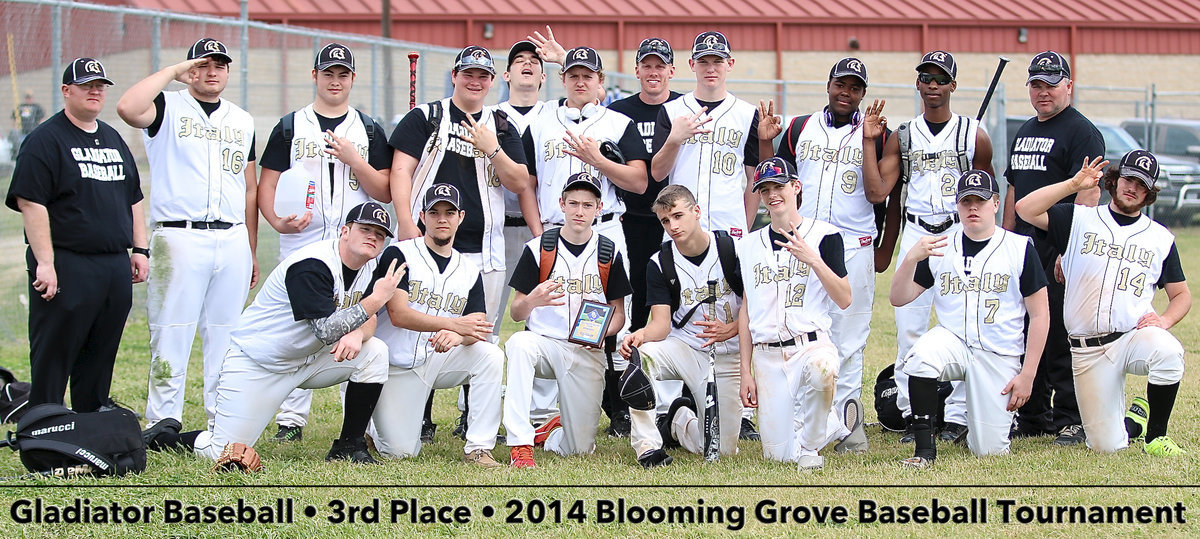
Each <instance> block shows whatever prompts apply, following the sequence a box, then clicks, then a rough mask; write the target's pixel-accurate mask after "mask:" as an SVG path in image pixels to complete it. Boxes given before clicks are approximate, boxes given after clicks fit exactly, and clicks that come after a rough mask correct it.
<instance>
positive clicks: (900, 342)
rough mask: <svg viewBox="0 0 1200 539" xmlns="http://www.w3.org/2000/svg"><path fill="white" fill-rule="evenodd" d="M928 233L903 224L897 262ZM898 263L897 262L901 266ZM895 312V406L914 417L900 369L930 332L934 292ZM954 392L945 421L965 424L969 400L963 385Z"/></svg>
mask: <svg viewBox="0 0 1200 539" xmlns="http://www.w3.org/2000/svg"><path fill="white" fill-rule="evenodd" d="M960 228H962V224H961V223H955V224H954V226H951V227H950V228H949V229H947V230H946V231H945V232H942V233H941V234H938V235H939V236H949V235H952V234H954V233H955V232H957V231H958V230H959V229H960ZM932 235H933V234H930V233H929V231H927V230H925V229H924V228H921V227H920V226H919V225H916V224H913V223H911V222H909V221H908V220H905V221H904V234H903V235H902V236H901V238H900V254H898V255H896V260H904V255H906V254H908V250H909V249H912V247H913V246H914V245H916V244H917V241H919V240H920V239H921V238H923V237H925V236H932ZM898 263H899V262H897V264H898ZM895 310H896V371H895V377H896V407H897V408H900V413H901V415H903V416H904V417H908V416H910V415H912V405H911V404H909V400H908V375H907V374H905V373H904V370H903V369H902V368H900V366H901V363H902V362H903V361H904V357H905V356H907V355H908V351H909V349H910V348H912V346H913V343H915V342H917V339H918V338H920V337H921V335H924V334H925V332H926V331H928V330H929V327H930V324H929V314H930V312H931V311H932V310H933V291H932V290H926V291H924V292H922V293H921V295H920V296H917V299H914V300H913V301H912V302H911V303H909V304H908V305H905V306H903V307H895ZM951 385H952V386H953V387H954V390H953V391H952V392H951V393H950V396H949V397H948V398H947V399H946V409H945V415H944V417H942V419H943V420H945V421H948V422H952V423H958V424H959V425H966V424H967V420H966V416H967V404H966V403H967V398H966V395H965V394H964V390H963V388H962V387H961V384H959V383H958V382H952V383H951Z"/></svg>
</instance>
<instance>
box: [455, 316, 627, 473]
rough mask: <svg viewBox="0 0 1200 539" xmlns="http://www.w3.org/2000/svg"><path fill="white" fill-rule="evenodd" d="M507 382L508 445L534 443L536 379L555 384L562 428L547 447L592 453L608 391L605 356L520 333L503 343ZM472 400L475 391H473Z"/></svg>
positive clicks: (555, 449) (557, 341)
mask: <svg viewBox="0 0 1200 539" xmlns="http://www.w3.org/2000/svg"><path fill="white" fill-rule="evenodd" d="M505 353H506V355H507V356H508V379H507V387H506V389H505V393H504V429H505V431H506V432H507V434H508V438H507V443H508V445H509V446H519V445H533V437H534V428H533V425H532V424H530V422H529V406H530V402H531V401H532V394H531V391H532V387H533V380H534V378H535V377H537V378H553V379H554V380H555V381H557V385H558V395H559V403H558V404H559V407H560V408H561V409H562V428H561V429H556V431H555V432H554V433H553V434H552V435H551V436H550V438H548V439H547V440H546V443H545V449H546V450H547V451H554V452H555V453H558V454H560V455H572V454H578V453H591V452H592V450H593V449H595V445H596V428H597V425H598V424H599V423H600V399H601V397H602V396H603V393H604V369H605V361H604V352H603V351H601V350H598V349H595V348H585V347H583V346H580V345H577V344H572V343H569V342H567V341H563V340H559V339H551V338H549V337H544V336H542V335H538V334H537V333H534V332H532V331H518V332H517V333H515V334H513V336H512V337H509V339H508V342H507V343H506V344H505ZM471 393H472V396H474V393H475V390H474V389H472V390H471Z"/></svg>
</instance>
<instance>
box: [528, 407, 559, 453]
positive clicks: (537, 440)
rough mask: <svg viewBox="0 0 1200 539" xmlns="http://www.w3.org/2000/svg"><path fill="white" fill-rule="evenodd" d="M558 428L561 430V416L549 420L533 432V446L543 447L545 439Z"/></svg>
mask: <svg viewBox="0 0 1200 539" xmlns="http://www.w3.org/2000/svg"><path fill="white" fill-rule="evenodd" d="M559 428H562V414H559V415H556V416H554V417H552V418H550V421H547V422H545V423H544V424H542V426H540V427H538V428H536V429H534V430H533V445H536V446H538V447H541V446H542V445H545V443H546V438H549V437H550V433H551V432H554V429H559Z"/></svg>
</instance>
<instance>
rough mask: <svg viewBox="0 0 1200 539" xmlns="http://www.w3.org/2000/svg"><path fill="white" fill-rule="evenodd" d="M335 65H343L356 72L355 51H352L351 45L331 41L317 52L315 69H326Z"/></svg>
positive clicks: (314, 61)
mask: <svg viewBox="0 0 1200 539" xmlns="http://www.w3.org/2000/svg"><path fill="white" fill-rule="evenodd" d="M333 66H342V67H345V68H346V69H349V70H350V72H351V73H353V72H354V53H353V52H351V51H350V47H347V46H345V45H342V44H341V43H330V44H328V45H325V47H324V48H322V49H321V52H318V53H317V58H316V59H315V60H313V69H315V70H317V71H325V70H326V69H329V68H331V67H333Z"/></svg>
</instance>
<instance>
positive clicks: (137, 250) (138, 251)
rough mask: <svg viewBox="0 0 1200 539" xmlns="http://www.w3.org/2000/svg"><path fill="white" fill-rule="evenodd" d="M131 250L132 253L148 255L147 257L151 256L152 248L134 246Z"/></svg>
mask: <svg viewBox="0 0 1200 539" xmlns="http://www.w3.org/2000/svg"><path fill="white" fill-rule="evenodd" d="M129 251H130V253H131V254H135V255H146V258H150V249H148V248H146V247H134V248H133V249H130V250H129Z"/></svg>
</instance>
